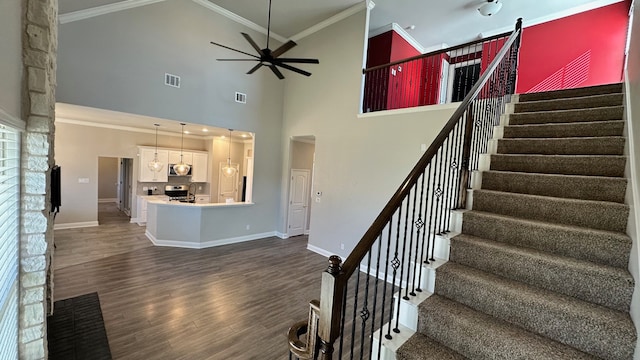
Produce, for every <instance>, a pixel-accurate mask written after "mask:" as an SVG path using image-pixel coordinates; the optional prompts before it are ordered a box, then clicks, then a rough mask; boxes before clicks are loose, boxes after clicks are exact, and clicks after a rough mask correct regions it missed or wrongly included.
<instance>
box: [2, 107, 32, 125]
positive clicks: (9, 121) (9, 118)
mask: <svg viewBox="0 0 640 360" xmlns="http://www.w3.org/2000/svg"><path fill="white" fill-rule="evenodd" d="M0 124H2V125H6V126H10V127H12V128H14V129H18V130H24V129H25V126H26V123H25V122H24V120H22V119H20V118H17V117H15V116H13V115H11V114H9V113H8V112H6V111H5V110H4V109H3V108H1V107H0Z"/></svg>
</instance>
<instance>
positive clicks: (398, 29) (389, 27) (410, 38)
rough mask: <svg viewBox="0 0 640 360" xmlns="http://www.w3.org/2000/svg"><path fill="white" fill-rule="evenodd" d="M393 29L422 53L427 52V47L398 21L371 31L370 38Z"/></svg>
mask: <svg viewBox="0 0 640 360" xmlns="http://www.w3.org/2000/svg"><path fill="white" fill-rule="evenodd" d="M391 30H393V31H395V32H396V33H397V34H398V35H400V36H401V37H402V38H403V39H404V40H405V41H406V42H408V43H409V44H410V45H411V46H413V48H414V49H416V50H418V51H419V52H420V53H421V54H424V53H425V52H426V49H425V47H424V46H422V44H420V43H419V42H418V40H416V39H415V38H414V37H413V36H411V34H409V33H408V32H407V30H405V29H404V28H403V27H402V26H400V25H398V24H397V23H391V24H388V25H385V26H382V27H379V28H377V29H375V30H373V31H370V32H369V38H372V37H374V36H378V35H380V34H384V33H386V32H388V31H391ZM443 49H444V48H443Z"/></svg>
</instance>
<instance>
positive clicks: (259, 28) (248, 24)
mask: <svg viewBox="0 0 640 360" xmlns="http://www.w3.org/2000/svg"><path fill="white" fill-rule="evenodd" d="M192 1H193V2H194V3H196V4H198V5H200V6H202V7H204V8H207V9H209V10H211V11H213V12H216V13H218V14H220V15H222V16H224V17H226V18H228V19H230V20H232V21H235V22H237V23H238V24H241V25H244V26H246V27H248V28H249V29H252V30H255V31H257V32H260V33H262V34H265V35H266V34H267V29H265V28H263V27H262V26H260V25H258V24H256V23H254V22H253V21H250V20H247V19H245V18H243V17H242V16H240V15H238V14H236V13H233V12H231V11H229V10H227V9H225V8H223V7H221V6H218V5H216V4H213V3H211V2H209V1H208V0H192ZM271 37H272V38H274V39H276V40H278V41H280V42H282V43H284V42H286V41H287V38H285V37H284V36H281V35H278V34H276V33H274V32H273V31H271Z"/></svg>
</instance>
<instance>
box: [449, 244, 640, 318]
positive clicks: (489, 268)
mask: <svg viewBox="0 0 640 360" xmlns="http://www.w3.org/2000/svg"><path fill="white" fill-rule="evenodd" d="M451 250H452V251H451V259H450V260H451V261H453V262H455V263H458V264H461V265H465V266H468V267H471V268H475V269H479V270H482V271H484V272H488V273H492V274H496V275H499V276H503V277H506V278H509V279H511V280H515V281H519V282H522V283H526V284H529V285H532V286H536V287H539V288H542V289H546V290H550V291H554V292H557V293H560V294H564V295H567V296H572V297H575V298H577V299H580V300H584V301H588V302H591V303H594V304H598V305H602V306H606V307H608V308H611V309H614V310H617V311H622V312H628V311H629V307H630V304H631V295H632V294H633V289H634V281H633V277H632V276H631V274H630V273H629V271H627V270H626V269H622V268H616V267H612V266H606V265H600V264H595V263H592V262H589V261H584V260H577V259H574V258H569V257H564V256H559V255H554V254H549V253H546V252H542V251H539V250H534V249H530V248H524V247H519V246H514V245H510V244H505V243H501V242H497V241H492V240H487V239H483V238H478V237H475V236H471V235H464V234H461V235H458V236H456V237H454V238H452V239H451Z"/></svg>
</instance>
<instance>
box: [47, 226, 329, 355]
mask: <svg viewBox="0 0 640 360" xmlns="http://www.w3.org/2000/svg"><path fill="white" fill-rule="evenodd" d="M118 227H121V228H122V231H117V230H118ZM78 230H81V229H78ZM78 230H61V231H56V244H57V246H58V248H63V249H65V248H67V250H69V251H71V250H72V249H71V250H70V249H69V246H70V245H72V243H74V242H75V243H76V244H83V246H82V247H83V248H85V249H86V250H87V251H90V249H91V247H92V242H93V240H92V239H90V237H92V236H93V237H95V236H97V235H96V232H95V230H103V231H104V232H105V234H103V235H104V236H102V237H100V239H99V242H100V243H102V245H100V246H101V247H102V248H105V249H106V248H107V246H106V245H104V244H105V243H108V242H109V241H110V240H112V241H114V242H117V241H120V242H124V243H128V244H133V245H132V246H131V247H130V248H129V249H128V250H127V251H126V252H123V253H113V254H110V255H108V256H106V257H99V258H96V257H90V258H88V259H87V261H84V262H82V263H78V262H77V261H68V262H67V263H65V262H64V261H61V262H58V255H56V263H58V264H60V263H61V264H62V265H59V266H57V267H56V270H55V274H54V276H55V277H54V279H55V288H54V293H55V298H56V300H58V299H65V298H69V297H73V296H77V295H81V294H86V293H90V292H94V291H95V292H98V294H99V296H100V301H101V306H102V310H103V316H104V320H105V326H106V330H107V335H108V337H109V343H110V346H111V352H112V354H113V357H114V359H286V358H287V354H288V352H287V346H286V331H287V329H288V327H289V326H290V325H291V324H292V323H294V322H296V321H299V320H303V319H305V318H306V317H307V311H308V305H307V304H308V302H309V300H311V299H317V298H318V297H319V291H320V278H321V272H322V271H323V270H324V269H325V268H326V264H327V259H326V258H324V257H323V256H320V255H317V254H315V253H312V252H310V251H308V250H306V245H307V239H306V237H296V238H290V239H286V240H282V239H278V238H268V239H263V240H256V241H252V242H246V243H241V244H236V245H228V246H222V247H216V248H210V249H203V250H190V249H176V248H161V247H152V246H148V240H146V239H145V238H144V235H143V234H144V227H138V226H137V225H131V224H125V223H121V224H111V225H102V226H100V227H98V228H94V231H91V232H89V231H88V230H84V231H78ZM73 231H76V233H73ZM98 232H99V231H98ZM87 233H88V234H89V235H87ZM83 236H84V237H85V238H84V239H83ZM125 238H127V239H128V240H126V241H125V240H123V239H125ZM145 241H146V242H145ZM143 242H144V243H143ZM138 245H139V246H142V247H141V248H137V247H136V246H138ZM72 247H73V246H72ZM76 250H78V249H76ZM76 255H79V254H78V253H77V252H76V254H75V255H74V256H76ZM64 256H65V254H61V257H64ZM77 258H78V257H77V256H76V258H75V259H76V260H77Z"/></svg>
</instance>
